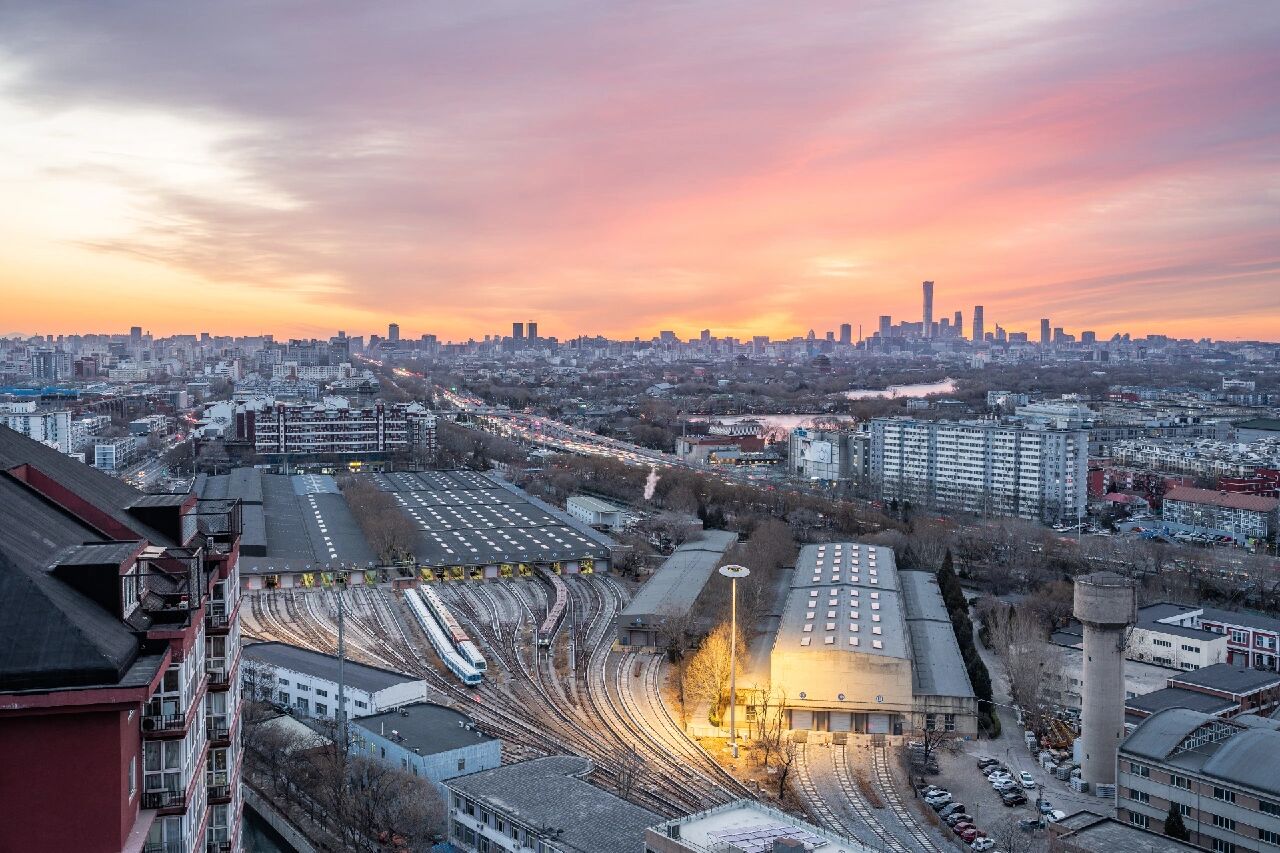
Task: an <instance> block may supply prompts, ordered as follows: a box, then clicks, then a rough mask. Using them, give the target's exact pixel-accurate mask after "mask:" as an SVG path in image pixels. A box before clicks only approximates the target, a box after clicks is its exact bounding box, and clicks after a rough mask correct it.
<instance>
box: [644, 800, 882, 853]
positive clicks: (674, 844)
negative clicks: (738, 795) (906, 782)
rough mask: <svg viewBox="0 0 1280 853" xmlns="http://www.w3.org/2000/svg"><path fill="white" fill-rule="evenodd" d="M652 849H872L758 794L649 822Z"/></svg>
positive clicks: (658, 852) (647, 842)
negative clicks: (754, 797)
mask: <svg viewBox="0 0 1280 853" xmlns="http://www.w3.org/2000/svg"><path fill="white" fill-rule="evenodd" d="M644 849H645V850H647V851H650V853H704V851H708V850H724V851H743V853H809V851H813V853H870V851H871V850H872V848H871V847H868V846H867V845H865V844H863V843H862V842H861V841H856V840H854V839H852V838H844V837H842V836H837V835H832V834H831V833H830V832H827V831H826V830H825V829H819V828H818V827H816V826H814V825H813V824H810V823H805V822H804V821H802V820H797V819H796V818H795V817H794V816H792V815H789V814H787V813H786V812H783V811H779V810H778V809H774V808H770V807H769V806H766V805H765V804H763V803H761V802H758V801H756V800H735V801H734V802H732V803H725V804H724V805H721V806H716V807H714V808H710V809H707V810H706V811H701V812H698V813H697V814H692V815H688V816H686V817H678V818H675V819H673V820H669V821H667V822H666V823H662V824H658V825H657V826H654V827H650V828H649V829H646V830H645V833H644Z"/></svg>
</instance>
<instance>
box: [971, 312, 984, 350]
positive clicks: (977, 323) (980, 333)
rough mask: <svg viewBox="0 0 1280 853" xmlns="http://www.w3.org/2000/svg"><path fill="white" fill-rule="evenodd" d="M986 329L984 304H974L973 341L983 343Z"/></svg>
mask: <svg viewBox="0 0 1280 853" xmlns="http://www.w3.org/2000/svg"><path fill="white" fill-rule="evenodd" d="M984 332H985V330H984V329H983V328H982V306H981V305H975V306H973V342H974V343H975V344H976V343H981V342H982V340H983V339H984Z"/></svg>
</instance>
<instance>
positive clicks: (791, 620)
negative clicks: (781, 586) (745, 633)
mask: <svg viewBox="0 0 1280 853" xmlns="http://www.w3.org/2000/svg"><path fill="white" fill-rule="evenodd" d="M773 648H774V651H775V652H776V651H778V650H779V649H784V650H786V651H789V652H800V651H805V650H808V651H814V652H817V651H833V650H835V649H839V650H841V651H845V652H850V653H854V654H867V655H879V656H882V657H893V658H909V657H910V656H911V650H910V647H909V641H908V636H907V625H906V619H905V618H904V615H903V603H902V597H901V593H900V591H899V580H898V570H897V567H896V565H895V563H894V557H893V550H892V549H890V548H884V547H880V546H875V545H862V544H859V543H857V542H832V543H827V544H823V545H806V546H804V547H803V548H801V549H800V555H799V556H798V557H797V558H796V568H795V571H794V572H793V573H792V580H791V591H790V592H789V593H788V594H787V600H786V604H785V605H784V606H783V610H782V619H781V621H780V622H779V624H778V632H777V635H776V636H775V638H774V645H773Z"/></svg>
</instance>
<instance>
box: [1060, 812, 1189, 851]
mask: <svg viewBox="0 0 1280 853" xmlns="http://www.w3.org/2000/svg"><path fill="white" fill-rule="evenodd" d="M1051 831H1052V833H1053V835H1054V836H1055V837H1058V838H1062V837H1066V839H1067V843H1069V844H1070V845H1071V849H1073V850H1079V851H1086V850H1087V851H1096V853H1114V851H1116V850H1134V851H1138V850H1161V851H1168V853H1181V851H1187V853H1200V851H1203V850H1204V848H1203V847H1197V846H1195V845H1194V844H1188V843H1185V842H1182V841H1177V840H1176V839H1173V838H1169V837H1168V836H1166V835H1162V834H1159V833H1156V832H1149V831H1147V830H1144V829H1138V828H1137V827H1136V826H1130V825H1129V824H1127V823H1122V822H1120V821H1118V820H1116V819H1115V818H1110V817H1103V816H1102V815H1099V814H1094V813H1093V812H1083V811H1082V812H1076V813H1074V814H1070V815H1067V816H1066V817H1065V818H1063V819H1062V820H1060V821H1058V823H1057V824H1055V825H1054V826H1053V828H1052V830H1051Z"/></svg>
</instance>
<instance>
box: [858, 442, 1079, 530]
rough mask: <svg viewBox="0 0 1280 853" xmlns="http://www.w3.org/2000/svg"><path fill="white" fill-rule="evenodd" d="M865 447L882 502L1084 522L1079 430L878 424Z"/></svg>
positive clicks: (985, 513) (875, 485) (1051, 520)
mask: <svg viewBox="0 0 1280 853" xmlns="http://www.w3.org/2000/svg"><path fill="white" fill-rule="evenodd" d="M870 444H871V450H870V454H871V458H870V474H871V482H872V483H873V485H874V487H875V488H876V489H877V491H878V492H879V494H880V496H881V497H882V498H883V499H884V500H886V501H889V500H897V501H904V502H910V503H911V504H913V505H915V506H921V507H925V506H927V507H936V508H939V509H944V510H952V511H957V510H958V511H962V512H974V513H979V514H982V515H997V516H1014V517H1019V518H1032V519H1040V520H1043V521H1046V522H1075V521H1077V520H1078V519H1079V518H1081V517H1083V516H1084V514H1085V508H1086V506H1087V501H1088V494H1087V482H1086V475H1087V472H1088V461H1089V434H1088V432H1087V431H1085V430H1083V429H1055V428H1048V427H1044V426H1041V425H1035V424H1028V425H1023V424H1004V423H1000V422H997V421H960V422H957V421H920V420H915V419H913V418H876V419H875V420H873V421H872V422H871V442H870Z"/></svg>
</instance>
